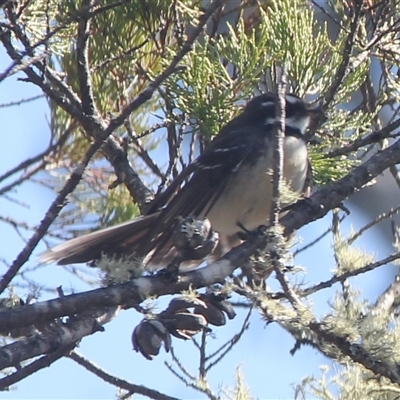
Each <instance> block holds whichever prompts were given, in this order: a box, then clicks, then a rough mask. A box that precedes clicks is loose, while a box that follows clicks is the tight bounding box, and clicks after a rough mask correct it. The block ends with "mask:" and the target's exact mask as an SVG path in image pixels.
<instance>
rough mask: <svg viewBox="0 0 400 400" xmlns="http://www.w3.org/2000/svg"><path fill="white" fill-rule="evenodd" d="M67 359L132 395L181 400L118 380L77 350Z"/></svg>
mask: <svg viewBox="0 0 400 400" xmlns="http://www.w3.org/2000/svg"><path fill="white" fill-rule="evenodd" d="M67 357H68V358H70V359H71V360H73V361H75V362H76V363H77V364H79V365H81V366H82V367H83V368H85V369H86V370H87V371H89V372H91V373H92V374H94V375H96V376H97V377H99V378H100V379H102V380H103V381H104V382H107V383H109V384H110V385H114V386H116V387H118V388H120V389H124V390H127V391H128V392H129V393H131V394H135V393H138V394H140V395H142V396H146V397H150V398H151V399H155V400H179V399H178V398H176V397H171V396H167V395H166V394H164V393H160V392H158V391H157V390H154V389H149V388H147V387H145V386H142V385H135V384H133V383H130V382H128V381H126V380H124V379H121V378H117V377H116V376H113V375H111V374H109V373H108V372H106V371H104V370H103V369H101V368H100V367H98V366H97V365H95V364H94V363H93V362H91V361H90V360H88V359H87V358H85V357H83V356H82V355H80V354H79V353H78V352H76V351H75V350H74V351H71V352H70V353H69V354H68V355H67Z"/></svg>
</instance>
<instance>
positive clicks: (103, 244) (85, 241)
mask: <svg viewBox="0 0 400 400" xmlns="http://www.w3.org/2000/svg"><path fill="white" fill-rule="evenodd" d="M157 215H158V213H154V214H151V215H147V216H142V217H138V218H135V219H133V220H130V221H127V222H124V223H121V224H118V225H114V226H111V227H108V228H105V229H101V230H99V231H95V232H92V233H89V234H87V235H83V236H80V237H77V238H75V239H71V240H68V241H67V242H65V243H61V244H59V245H58V246H55V247H53V248H52V249H49V250H47V251H45V252H44V253H42V254H41V255H40V261H41V262H43V263H50V262H57V263H58V264H60V265H66V264H72V263H85V262H88V261H92V260H96V259H100V258H101V256H102V255H103V254H105V255H113V256H118V255H126V254H135V253H137V251H138V249H137V247H138V244H140V239H142V238H143V237H144V236H145V235H146V233H147V231H148V229H149V228H150V226H152V224H153V223H154V220H155V219H156V218H157Z"/></svg>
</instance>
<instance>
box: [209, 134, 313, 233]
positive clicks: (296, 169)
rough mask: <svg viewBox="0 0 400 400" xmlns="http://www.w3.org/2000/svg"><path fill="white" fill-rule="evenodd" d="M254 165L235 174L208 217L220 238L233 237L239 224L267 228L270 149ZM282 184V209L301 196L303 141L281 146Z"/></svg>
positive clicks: (304, 173) (289, 138)
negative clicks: (282, 155) (220, 235)
mask: <svg viewBox="0 0 400 400" xmlns="http://www.w3.org/2000/svg"><path fill="white" fill-rule="evenodd" d="M265 148H266V151H265V153H264V154H263V155H262V156H261V157H259V159H258V160H257V161H256V162H254V160H251V162H248V163H243V164H242V165H241V167H240V168H238V170H237V171H235V172H234V173H233V174H232V175H231V177H230V178H229V181H228V182H227V184H226V187H225V189H224V191H223V193H222V194H221V196H220V197H219V199H218V200H217V201H216V203H215V204H214V206H213V207H212V209H211V210H210V211H209V213H208V215H207V217H208V218H209V219H210V220H211V224H212V226H213V228H214V230H216V231H217V232H219V233H220V234H227V235H232V234H234V233H236V232H238V231H239V230H240V228H238V223H240V224H242V225H243V226H244V227H245V228H246V229H249V230H253V229H255V228H257V227H258V226H260V225H262V224H267V223H268V220H269V214H270V209H271V197H272V169H273V164H272V160H273V156H272V149H271V146H268V143H266V145H265ZM283 153H284V167H283V175H284V182H285V183H284V184H283V189H282V193H281V201H282V205H283V206H285V205H289V204H291V203H293V202H295V201H296V200H297V198H298V197H299V196H300V194H301V192H302V190H303V188H304V184H305V180H306V176H307V169H308V155H307V147H306V144H305V143H304V141H303V140H302V139H299V138H296V137H294V136H287V137H285V140H284V145H283Z"/></svg>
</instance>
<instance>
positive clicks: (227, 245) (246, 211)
mask: <svg viewBox="0 0 400 400" xmlns="http://www.w3.org/2000/svg"><path fill="white" fill-rule="evenodd" d="M277 100H278V97H277V94H276V93H274V92H266V93H263V94H260V95H257V96H254V97H253V98H252V99H251V100H249V101H248V102H247V104H246V105H245V106H244V108H243V109H242V111H241V112H240V113H239V114H238V115H237V116H236V117H234V118H233V119H232V120H231V121H229V122H228V123H227V124H226V125H225V126H224V127H223V128H222V129H221V130H220V132H219V133H218V134H217V135H216V136H215V137H214V138H213V139H212V140H211V141H210V143H209V144H208V146H206V148H205V149H204V151H203V152H202V153H201V154H200V155H199V156H198V157H197V159H195V160H194V161H193V162H191V163H190V164H188V165H187V166H186V167H185V168H184V169H183V170H182V171H181V173H180V174H179V175H178V176H177V177H176V178H175V179H174V180H173V181H172V183H171V184H170V185H169V187H168V188H167V189H166V190H165V191H164V192H162V193H161V194H160V195H158V196H157V197H156V198H155V200H154V201H153V203H152V205H151V207H150V209H149V211H148V212H147V213H146V214H145V215H142V216H139V217H136V218H134V219H132V220H130V221H127V222H124V223H121V224H117V225H114V226H111V227H107V228H105V229H100V230H97V231H94V232H92V233H89V234H86V235H82V236H78V237H76V238H74V239H71V240H68V241H66V242H64V243H61V244H59V245H57V246H55V247H53V248H50V249H49V250H47V251H45V252H44V253H42V255H41V257H40V260H41V262H43V263H50V262H57V263H58V264H60V265H66V264H72V263H85V262H93V260H99V259H100V258H101V257H102V256H103V255H107V256H118V257H120V256H126V257H130V256H135V257H139V258H142V260H143V268H144V269H147V270H160V269H162V268H165V267H166V266H167V265H168V264H169V263H170V262H171V260H173V259H174V257H175V256H176V254H177V249H176V248H175V247H174V242H173V240H172V236H173V234H174V229H176V226H177V223H178V222H177V221H178V220H179V218H187V217H193V218H196V219H201V218H207V220H208V221H209V222H210V224H211V226H212V228H213V230H214V231H216V232H217V233H218V235H219V241H218V244H217V246H216V248H215V249H214V250H213V252H212V254H209V255H208V257H207V260H211V261H212V260H215V259H217V258H219V257H220V256H221V255H223V254H224V253H226V252H227V251H229V250H230V249H231V248H232V247H235V246H236V245H238V244H240V242H241V240H242V237H243V235H242V233H243V229H245V230H246V231H248V232H250V231H252V230H255V229H256V228H257V227H258V226H260V225H268V222H269V216H270V210H271V201H272V173H271V171H272V168H273V147H272V145H271V142H272V136H273V131H274V124H275V123H276V121H277V120H278V119H279V116H277V115H276V102H277ZM285 100H286V102H285V103H286V105H285V132H284V141H283V182H285V186H287V187H288V188H289V189H290V193H291V195H290V196H287V198H286V199H282V200H281V205H282V207H285V206H290V205H291V204H292V203H294V202H296V201H297V200H298V199H299V198H301V197H302V196H304V195H305V193H306V192H307V190H308V188H309V187H310V175H311V165H310V161H309V157H308V150H307V143H306V140H305V134H306V132H307V129H308V128H309V126H310V123H311V121H312V120H313V119H315V118H316V116H319V115H320V114H321V111H320V109H319V108H318V107H311V105H310V104H309V103H307V102H306V101H305V100H304V99H303V98H301V97H299V96H297V95H295V94H293V93H287V94H286V95H285ZM202 261H203V260H186V261H185V263H182V265H184V266H183V267H182V265H181V266H180V268H182V269H185V268H186V269H192V268H195V267H197V266H198V265H199V264H200V263H201V262H202Z"/></svg>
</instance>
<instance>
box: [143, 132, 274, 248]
mask: <svg viewBox="0 0 400 400" xmlns="http://www.w3.org/2000/svg"><path fill="white" fill-rule="evenodd" d="M227 127H229V125H228V126H227ZM227 127H226V128H227ZM222 133H224V132H221V133H220V134H219V135H218V136H217V137H216V139H215V140H214V141H212V142H211V143H210V145H209V146H208V147H207V148H206V149H205V151H204V152H203V153H202V154H201V155H200V156H199V157H198V158H197V160H195V161H194V162H193V163H192V164H190V165H189V167H188V168H189V169H188V171H185V170H184V171H182V173H181V174H182V175H185V178H186V177H187V176H188V175H190V176H189V178H188V180H187V182H186V184H185V185H184V186H183V187H182V188H181V189H180V190H179V192H178V193H177V194H176V195H174V196H173V197H172V198H171V199H169V202H168V204H167V205H166V206H165V207H164V208H163V209H162V210H161V211H160V214H159V215H158V217H157V220H156V221H155V223H154V225H153V226H152V227H151V229H149V231H148V233H147V234H146V235H145V236H144V237H143V239H142V245H140V246H139V247H140V249H141V255H145V254H147V253H148V252H149V251H152V250H155V251H156V252H157V251H158V250H159V249H161V248H162V247H163V246H165V244H166V243H167V242H168V239H169V238H170V237H171V235H172V232H173V229H174V227H175V223H176V219H177V217H178V216H180V217H183V218H185V217H188V216H193V217H199V216H207V213H208V212H209V211H210V210H211V208H212V207H213V205H214V204H215V202H216V201H217V200H218V198H219V196H220V195H221V193H222V191H223V190H224V188H225V186H226V184H227V182H228V181H229V179H230V178H231V177H232V176H233V175H234V174H235V173H236V171H237V169H238V167H239V166H240V165H241V164H242V163H243V162H251V159H252V157H253V156H254V155H255V153H257V152H258V151H260V149H261V148H262V145H263V144H264V140H265V134H266V132H265V130H264V129H262V128H260V127H252V129H248V127H247V126H246V127H233V128H232V129H230V130H229V131H228V132H227V133H224V134H222ZM177 179H178V181H181V182H182V181H183V179H182V176H178V178H177ZM172 186H173V185H172ZM175 190H176V187H175Z"/></svg>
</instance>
